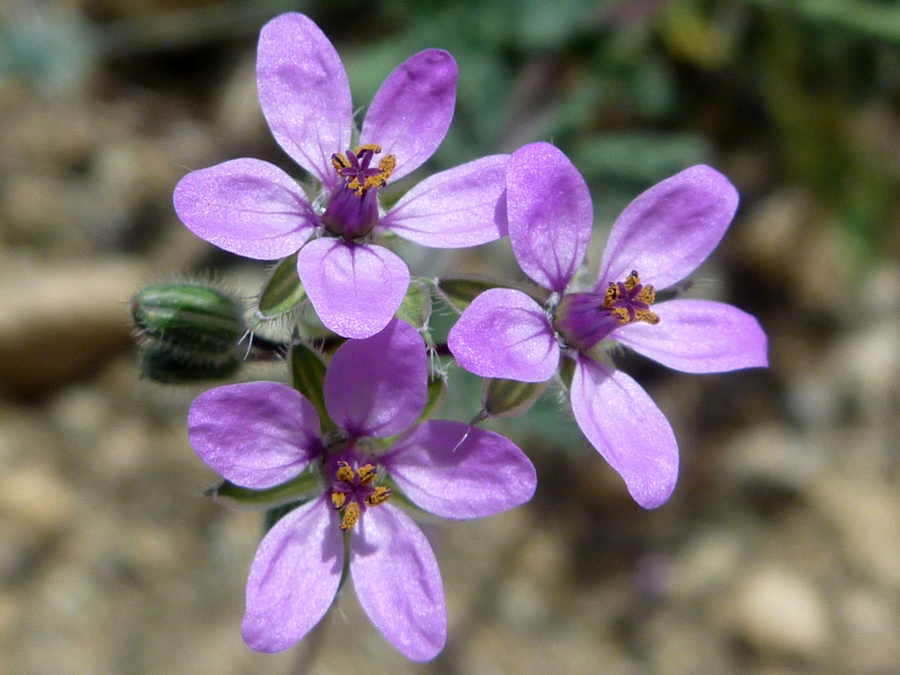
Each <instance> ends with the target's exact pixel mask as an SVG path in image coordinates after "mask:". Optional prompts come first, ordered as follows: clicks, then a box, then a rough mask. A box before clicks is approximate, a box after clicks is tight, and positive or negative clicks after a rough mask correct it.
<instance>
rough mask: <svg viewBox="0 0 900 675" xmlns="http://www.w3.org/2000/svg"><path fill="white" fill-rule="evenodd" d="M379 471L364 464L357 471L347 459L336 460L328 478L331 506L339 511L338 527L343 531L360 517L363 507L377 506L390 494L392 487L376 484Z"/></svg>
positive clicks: (370, 465) (354, 523)
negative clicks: (332, 475) (329, 479)
mask: <svg viewBox="0 0 900 675" xmlns="http://www.w3.org/2000/svg"><path fill="white" fill-rule="evenodd" d="M377 477H378V470H377V469H376V468H375V467H374V466H373V465H372V464H364V465H363V466H361V467H359V468H358V469H357V470H354V469H353V467H352V466H350V463H349V462H346V461H344V460H340V461H338V462H337V465H336V470H335V471H334V477H333V479H332V481H331V505H332V507H334V509H335V510H336V511H341V512H342V514H341V530H343V531H344V532H346V531H347V530H349V529H350V528H352V527H353V526H354V525H356V522H357V521H358V520H359V516H360V514H361V513H362V510H363V508H364V507H365V506H377V505H378V504H381V503H383V502H386V501H387V500H388V499H389V498H390V496H391V488H389V487H385V486H384V485H377V486H376V485H375V479H376V478H377Z"/></svg>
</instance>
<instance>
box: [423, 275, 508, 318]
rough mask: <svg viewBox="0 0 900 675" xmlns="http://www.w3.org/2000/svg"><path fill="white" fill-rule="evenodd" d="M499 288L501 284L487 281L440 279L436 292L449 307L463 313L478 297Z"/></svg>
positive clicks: (436, 285)
mask: <svg viewBox="0 0 900 675" xmlns="http://www.w3.org/2000/svg"><path fill="white" fill-rule="evenodd" d="M499 286H500V284H496V283H494V282H492V281H488V280H486V279H475V278H458V279H438V280H437V283H436V284H435V290H436V291H437V293H438V295H439V296H440V297H441V298H442V299H443V300H445V301H446V302H447V303H448V304H449V305H451V306H452V307H454V308H455V309H457V310H458V311H460V312H462V311H464V310H465V309H466V307H468V306H469V305H471V304H472V301H473V300H474V299H475V298H476V297H478V296H479V295H481V294H482V293H484V292H485V291H488V290H490V289H492V288H498V287H499Z"/></svg>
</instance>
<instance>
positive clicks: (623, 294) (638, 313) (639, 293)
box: [603, 270, 659, 326]
mask: <svg viewBox="0 0 900 675" xmlns="http://www.w3.org/2000/svg"><path fill="white" fill-rule="evenodd" d="M654 300H656V289H655V288H653V286H651V285H649V284H648V285H644V284H642V283H641V277H640V275H639V274H638V273H637V270H631V274H629V275H628V278H626V279H625V281H614V282H611V283H610V284H609V288H607V289H606V296H605V297H604V298H603V307H604V308H606V309H608V310H609V311H610V312H612V313H613V314H615V315H616V318H617V319H618V321H619V325H624V324H626V323H633V322H635V321H643V322H645V323H649V324H650V325H651V326H655V325H656V324H658V323H659V317H658V316H657V315H656V314H654V313H653V312H651V311H650V305H652V304H653V301H654Z"/></svg>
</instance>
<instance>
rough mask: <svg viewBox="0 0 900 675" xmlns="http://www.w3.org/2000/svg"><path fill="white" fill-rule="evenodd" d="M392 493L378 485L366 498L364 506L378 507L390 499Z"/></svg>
mask: <svg viewBox="0 0 900 675" xmlns="http://www.w3.org/2000/svg"><path fill="white" fill-rule="evenodd" d="M392 494H393V491H392V490H391V488H389V487H387V486H385V485H379V486H378V487H377V488H375V492H373V493H372V494H370V495H369V496H368V497H366V504H368V505H369V506H378V505H379V504H383V503H384V502H386V501H387V500H388V499H390V497H391V495H392Z"/></svg>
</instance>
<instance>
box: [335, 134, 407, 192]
mask: <svg viewBox="0 0 900 675" xmlns="http://www.w3.org/2000/svg"><path fill="white" fill-rule="evenodd" d="M364 150H370V151H371V152H372V154H375V155H378V154H381V146H380V145H375V144H374V143H367V144H366V145H361V146H360V147H358V148H357V149H356V151H355V152H354V153H353V154H355V155H356V156H357V157H359V154H360V153H361V152H363V151H364ZM331 164H332V166H334V170H335V171H337V173H338V175H339V176H343V175H345V174H344V172H345V170H346V169H352V167H351V165H350V162H349V160H348V159H347V158H346V157H345V156H344V155H342V154H340V153H335V154H333V155H332V156H331ZM396 166H397V158H396V157H395V156H394V155H385V156H384V157H382V158H381V159H380V160H379V161H378V168H379V169H380V171H379V173H377V174H374V175H372V176H367V177H366V178H365V179H364V180H363V181H360V180H359V176H358V175H357V176H354V177H353V178H352V179H351V180H350V181H349V182H348V183H347V187H348V188H349V189H350V190H352V191H353V192H354V193H355V194H356V196H357V197H362V196H363V194H365V192H366V190H368V189H369V188H373V187H374V188H383V187H384V186H385V185H387V184H388V179H389V178H390V177H391V174H392V173H394V168H395V167H396Z"/></svg>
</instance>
